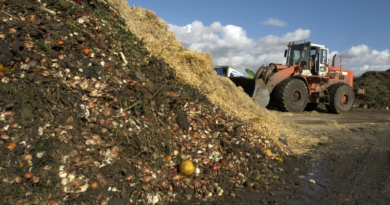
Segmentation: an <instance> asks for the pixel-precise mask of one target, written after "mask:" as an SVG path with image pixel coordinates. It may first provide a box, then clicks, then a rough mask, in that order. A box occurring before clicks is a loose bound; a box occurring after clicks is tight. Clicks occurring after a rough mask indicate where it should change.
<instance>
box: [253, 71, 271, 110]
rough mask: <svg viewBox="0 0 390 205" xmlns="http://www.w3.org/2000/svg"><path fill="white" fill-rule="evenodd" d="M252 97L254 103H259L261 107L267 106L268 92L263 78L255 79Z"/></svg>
mask: <svg viewBox="0 0 390 205" xmlns="http://www.w3.org/2000/svg"><path fill="white" fill-rule="evenodd" d="M252 98H253V100H254V101H255V103H256V104H258V105H260V106H261V107H267V105H268V103H269V101H270V94H269V91H268V88H267V86H266V85H265V83H264V81H263V79H261V78H259V79H256V85H255V90H254V92H253V96H252Z"/></svg>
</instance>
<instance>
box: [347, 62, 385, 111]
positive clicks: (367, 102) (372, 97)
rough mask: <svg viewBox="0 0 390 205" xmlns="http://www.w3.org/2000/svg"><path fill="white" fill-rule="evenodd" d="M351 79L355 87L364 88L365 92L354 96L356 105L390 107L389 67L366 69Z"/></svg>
mask: <svg viewBox="0 0 390 205" xmlns="http://www.w3.org/2000/svg"><path fill="white" fill-rule="evenodd" d="M353 81H354V86H355V87H356V88H364V89H365V94H364V95H361V96H358V97H357V98H356V100H355V104H356V106H360V107H364V108H382V109H389V108H390V69H388V70H385V71H367V72H365V73H363V75H362V76H360V77H358V78H355V79H354V80H353Z"/></svg>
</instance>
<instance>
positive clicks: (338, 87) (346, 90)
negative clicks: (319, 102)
mask: <svg viewBox="0 0 390 205" xmlns="http://www.w3.org/2000/svg"><path fill="white" fill-rule="evenodd" d="M328 92H329V97H330V104H329V105H326V109H327V110H328V112H330V113H336V114H342V113H347V112H349V111H350V110H351V109H352V105H353V100H354V97H355V96H354V94H353V90H352V88H351V86H350V85H348V84H345V83H337V84H334V85H332V86H330V88H328Z"/></svg>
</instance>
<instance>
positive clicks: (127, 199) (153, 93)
mask: <svg viewBox="0 0 390 205" xmlns="http://www.w3.org/2000/svg"><path fill="white" fill-rule="evenodd" d="M0 71H1V72H0V80H1V83H0V95H1V98H0V135H1V139H0V199H1V201H2V203H6V202H9V203H11V204H16V203H18V204H27V203H36V204H38V203H43V204H45V203H46V204H59V203H78V204H81V203H84V204H91V203H96V202H97V203H101V204H126V203H144V204H148V203H149V204H152V203H158V202H164V201H165V202H180V201H183V200H185V201H188V200H199V199H202V200H216V199H217V198H218V196H224V195H226V194H229V193H231V192H233V191H237V190H242V189H243V188H244V187H247V188H248V189H249V190H262V189H268V187H269V185H270V184H271V183H272V184H273V185H277V184H278V183H280V182H278V177H277V175H278V174H280V173H281V171H282V169H280V168H278V165H279V164H280V163H282V162H283V159H285V158H286V157H287V156H288V155H290V154H291V152H290V151H289V148H288V147H286V146H285V145H281V144H280V143H277V142H274V141H273V140H271V139H269V137H268V136H266V135H265V134H264V133H262V132H260V131H257V130H255V129H253V125H252V124H250V123H245V122H244V121H243V120H241V119H240V118H238V117H235V116H231V115H227V114H225V113H224V112H223V111H222V110H221V109H220V108H219V107H218V106H215V105H213V104H211V103H210V102H209V100H208V99H207V98H206V97H205V96H204V95H202V94H201V93H200V92H199V91H198V90H196V89H195V88H192V87H190V86H188V85H185V84H183V83H180V82H179V81H178V80H176V79H175V76H174V73H173V71H172V69H171V68H170V67H169V66H168V65H167V64H166V63H165V62H163V61H162V60H161V59H158V58H156V57H154V56H152V55H151V54H149V53H148V52H147V51H146V49H145V47H144V42H143V41H142V40H140V39H139V38H137V37H136V36H135V35H133V34H132V33H131V32H130V31H129V30H128V29H127V28H126V23H125V21H124V19H123V18H122V17H120V16H118V14H117V13H115V12H114V11H112V10H110V7H109V6H108V5H106V4H105V3H102V2H99V1H95V0H89V1H81V0H76V1H66V0H36V1H35V0H14V1H5V0H0ZM188 160H189V161H188ZM182 162H187V164H188V162H190V163H189V165H193V167H192V166H188V167H189V168H190V170H188V169H187V168H188V167H185V168H186V170H184V168H183V167H182V166H179V165H180V164H181V163H182ZM179 168H180V169H179ZM191 168H193V170H191Z"/></svg>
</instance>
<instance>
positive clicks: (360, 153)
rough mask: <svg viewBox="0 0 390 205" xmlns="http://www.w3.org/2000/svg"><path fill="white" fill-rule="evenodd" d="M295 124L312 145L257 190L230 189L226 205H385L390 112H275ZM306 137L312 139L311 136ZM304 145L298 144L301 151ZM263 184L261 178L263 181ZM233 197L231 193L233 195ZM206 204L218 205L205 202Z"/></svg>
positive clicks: (389, 191) (389, 192)
mask: <svg viewBox="0 0 390 205" xmlns="http://www.w3.org/2000/svg"><path fill="white" fill-rule="evenodd" d="M281 115H282V118H283V119H284V120H287V121H293V122H294V123H296V124H297V129H296V131H297V133H296V134H297V135H301V136H302V142H305V141H306V140H308V138H313V139H314V140H317V141H318V143H317V145H315V146H311V147H309V148H310V151H309V152H308V153H306V154H303V155H300V156H299V157H297V158H296V159H291V160H289V161H286V162H285V163H284V166H283V167H282V170H280V169H279V171H280V172H282V173H283V174H280V175H279V176H280V177H279V178H276V179H275V180H274V181H272V182H270V183H269V184H267V185H268V186H266V188H268V189H259V193H254V192H252V193H247V194H238V195H236V196H234V194H233V195H232V194H231V193H230V194H229V195H228V196H227V197H226V198H225V200H226V201H229V203H232V204H292V205H294V204H300V205H302V204H380V205H382V204H383V205H385V204H390V148H389V146H390V140H389V137H390V134H389V133H390V125H389V124H390V111H389V110H379V109H372V110H370V109H362V108H354V109H353V110H352V111H351V112H350V113H348V114H344V115H335V114H328V113H327V112H326V110H325V109H324V108H321V107H320V108H319V109H317V110H316V111H313V112H303V113H300V114H291V113H281ZM313 139H312V140H313ZM304 146H307V145H302V149H303V148H304ZM265 183H267V181H266V182H265ZM233 196H234V197H233ZM208 203H210V204H218V203H212V202H208Z"/></svg>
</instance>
